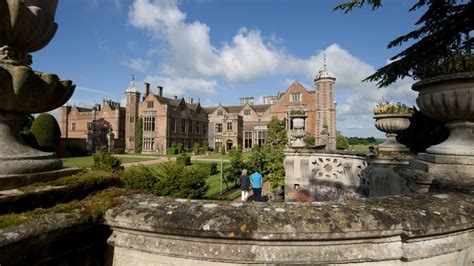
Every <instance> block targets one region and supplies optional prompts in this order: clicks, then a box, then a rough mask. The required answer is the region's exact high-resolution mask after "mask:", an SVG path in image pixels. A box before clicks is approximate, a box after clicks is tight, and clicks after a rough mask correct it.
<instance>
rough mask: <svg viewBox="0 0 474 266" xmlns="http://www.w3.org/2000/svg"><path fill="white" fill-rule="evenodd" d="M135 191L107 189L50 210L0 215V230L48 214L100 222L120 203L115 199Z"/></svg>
mask: <svg viewBox="0 0 474 266" xmlns="http://www.w3.org/2000/svg"><path fill="white" fill-rule="evenodd" d="M135 193H137V191H135V190H128V189H121V188H109V189H106V190H103V191H101V192H98V193H96V194H93V195H90V196H88V197H86V198H85V199H83V200H73V201H71V202H68V203H65V204H58V205H56V206H54V207H51V208H46V209H43V208H36V209H35V210H33V211H28V212H23V213H10V214H5V215H0V229H1V228H7V227H10V226H14V225H18V224H21V223H24V222H26V221H29V220H32V219H35V218H36V217H38V216H41V215H46V214H50V213H66V214H67V213H73V212H77V213H79V217H80V220H81V222H84V223H95V222H100V221H101V220H102V217H103V214H104V213H105V211H106V210H107V209H109V208H111V207H114V206H117V205H119V204H120V201H118V200H114V198H115V197H118V196H124V195H131V194H135ZM142 193H143V192H142Z"/></svg>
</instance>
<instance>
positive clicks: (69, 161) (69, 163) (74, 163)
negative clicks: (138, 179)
mask: <svg viewBox="0 0 474 266" xmlns="http://www.w3.org/2000/svg"><path fill="white" fill-rule="evenodd" d="M117 157H119V158H120V160H122V163H134V162H142V161H148V160H153V159H154V158H150V157H146V156H143V158H138V157H120V156H117ZM60 159H61V161H63V165H64V167H79V168H88V167H91V166H92V164H93V163H94V161H93V160H92V156H84V157H70V158H60Z"/></svg>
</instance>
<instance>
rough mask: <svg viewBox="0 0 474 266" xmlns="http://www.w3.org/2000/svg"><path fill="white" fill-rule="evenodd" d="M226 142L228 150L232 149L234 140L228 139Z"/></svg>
mask: <svg viewBox="0 0 474 266" xmlns="http://www.w3.org/2000/svg"><path fill="white" fill-rule="evenodd" d="M226 144H227V146H226V147H227V150H228V151H230V150H232V146H233V142H232V140H231V139H228V140H227V142H226Z"/></svg>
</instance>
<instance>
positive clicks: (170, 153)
mask: <svg viewBox="0 0 474 266" xmlns="http://www.w3.org/2000/svg"><path fill="white" fill-rule="evenodd" d="M176 154H178V150H176V148H173V147H171V148H168V149H167V150H166V155H176Z"/></svg>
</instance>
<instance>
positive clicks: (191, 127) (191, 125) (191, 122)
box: [188, 119, 194, 133]
mask: <svg viewBox="0 0 474 266" xmlns="http://www.w3.org/2000/svg"><path fill="white" fill-rule="evenodd" d="M193 122H194V121H193V120H191V119H189V120H188V132H189V133H193Z"/></svg>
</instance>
